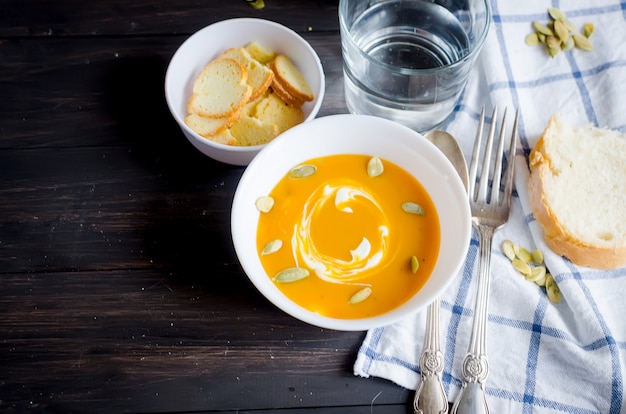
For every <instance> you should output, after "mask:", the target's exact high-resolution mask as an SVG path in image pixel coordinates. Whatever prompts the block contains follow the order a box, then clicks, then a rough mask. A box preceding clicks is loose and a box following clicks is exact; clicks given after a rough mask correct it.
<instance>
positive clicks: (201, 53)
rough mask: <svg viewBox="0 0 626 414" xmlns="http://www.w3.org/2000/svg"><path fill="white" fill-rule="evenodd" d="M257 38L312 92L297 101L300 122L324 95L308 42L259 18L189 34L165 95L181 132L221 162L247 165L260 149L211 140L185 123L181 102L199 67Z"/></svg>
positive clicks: (172, 66) (314, 111) (320, 71)
mask: <svg viewBox="0 0 626 414" xmlns="http://www.w3.org/2000/svg"><path fill="white" fill-rule="evenodd" d="M252 41H258V42H259V43H261V44H262V45H264V46H266V47H268V48H270V49H272V50H273V51H274V52H276V53H280V54H284V55H286V56H288V57H289V59H291V60H292V61H293V63H294V64H295V65H296V66H297V67H298V69H300V71H301V72H302V73H303V75H304V77H305V78H306V80H307V82H308V83H309V85H310V86H311V89H312V90H313V92H314V93H315V99H314V100H313V101H312V102H307V103H305V104H304V105H303V107H302V110H303V111H304V118H305V119H304V122H307V121H309V120H311V119H313V118H315V116H316V115H317V113H318V111H319V108H320V106H321V104H322V100H323V98H324V89H325V85H324V70H323V68H322V64H321V62H320V59H319V56H318V55H317V53H316V52H315V50H314V49H313V48H312V47H311V45H310V44H309V43H308V42H307V41H306V40H304V39H303V38H302V37H301V36H300V35H298V34H297V33H296V32H294V31H293V30H291V29H289V28H287V27H285V26H283V25H281V24H278V23H275V22H272V21H269V20H263V19H253V18H241V19H230V20H223V21H221V22H218V23H214V24H211V25H209V26H207V27H205V28H203V29H201V30H199V31H198V32H196V33H195V34H193V35H192V36H191V37H189V38H188V39H187V40H185V42H184V43H183V44H182V45H181V46H180V47H179V48H178V50H177V51H176V53H175V54H174V56H173V57H172V60H171V61H170V63H169V66H168V68H167V73H166V75H165V99H166V101H167V105H168V107H169V109H170V112H171V113H172V116H173V117H174V119H175V120H176V122H177V123H178V125H179V126H180V128H181V130H182V131H183V134H184V135H185V136H186V137H187V139H188V140H189V142H191V144H193V146H194V147H196V148H197V149H198V150H199V151H200V152H202V153H203V154H205V155H207V156H209V157H211V158H213V159H215V160H217V161H221V162H224V163H227V164H233V165H247V164H248V163H249V162H250V160H252V158H254V156H255V155H256V154H257V153H258V152H259V151H260V150H261V148H263V147H264V145H256V146H251V147H243V146H231V145H224V144H219V143H216V142H213V141H211V140H209V139H207V138H204V137H202V136H200V135H198V134H197V133H195V132H194V131H193V130H192V129H191V128H189V127H188V126H187V124H185V117H186V116H187V101H188V100H189V97H190V96H191V93H192V88H193V83H194V80H195V79H196V77H197V76H198V74H199V73H200V71H201V70H202V68H204V66H206V65H207V64H208V63H209V62H210V61H211V60H213V59H215V58H216V57H217V56H219V55H220V54H221V53H222V52H223V51H225V50H226V49H229V48H232V47H240V46H245V45H246V44H248V43H250V42H252Z"/></svg>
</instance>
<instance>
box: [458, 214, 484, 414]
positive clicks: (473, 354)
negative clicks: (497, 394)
mask: <svg viewBox="0 0 626 414" xmlns="http://www.w3.org/2000/svg"><path fill="white" fill-rule="evenodd" d="M494 232H495V229H494V228H492V227H489V226H478V240H479V261H478V292H477V294H476V306H475V309H474V320H473V324H472V334H471V337H470V343H469V347H468V350H467V354H466V355H465V358H464V359H463V368H462V369H463V385H462V387H461V391H460V394H459V396H458V398H457V399H456V401H455V403H454V406H453V407H452V412H451V413H452V414H457V413H460V414H478V413H489V409H488V407H487V401H486V398H485V389H484V383H485V380H486V379H487V375H488V374H489V363H488V362H487V349H486V340H487V313H488V312H487V308H488V304H489V279H490V265H491V244H492V239H493V233H494Z"/></svg>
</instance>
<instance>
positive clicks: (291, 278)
mask: <svg viewBox="0 0 626 414" xmlns="http://www.w3.org/2000/svg"><path fill="white" fill-rule="evenodd" d="M308 276H309V271H308V270H307V269H304V268H302V267H290V268H288V269H285V270H281V271H280V272H278V273H276V275H275V276H274V278H273V279H272V280H274V282H278V283H292V282H297V281H298V280H302V279H304V278H306V277H308Z"/></svg>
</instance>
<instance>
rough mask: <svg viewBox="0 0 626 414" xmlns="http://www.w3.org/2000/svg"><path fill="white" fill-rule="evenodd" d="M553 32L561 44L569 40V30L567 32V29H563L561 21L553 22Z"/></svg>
mask: <svg viewBox="0 0 626 414" xmlns="http://www.w3.org/2000/svg"><path fill="white" fill-rule="evenodd" d="M554 31H555V32H556V35H557V36H558V37H559V39H561V42H567V39H569V30H567V27H565V25H564V24H563V22H562V21H560V20H556V21H555V22H554Z"/></svg>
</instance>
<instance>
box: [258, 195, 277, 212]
mask: <svg viewBox="0 0 626 414" xmlns="http://www.w3.org/2000/svg"><path fill="white" fill-rule="evenodd" d="M254 205H256V208H257V209H258V210H259V211H260V212H261V213H269V212H270V211H271V210H272V207H274V199H273V198H272V197H270V196H262V197H259V198H257V199H256V202H255V203H254Z"/></svg>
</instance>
